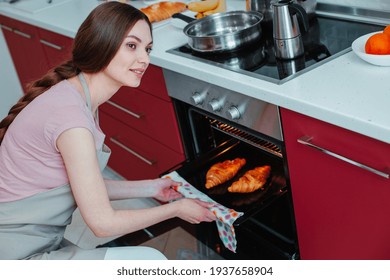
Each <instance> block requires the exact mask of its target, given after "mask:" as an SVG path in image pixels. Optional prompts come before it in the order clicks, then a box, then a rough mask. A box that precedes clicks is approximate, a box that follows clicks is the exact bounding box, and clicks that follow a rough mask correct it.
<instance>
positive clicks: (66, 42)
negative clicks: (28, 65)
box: [38, 28, 73, 68]
mask: <svg viewBox="0 0 390 280" xmlns="http://www.w3.org/2000/svg"><path fill="white" fill-rule="evenodd" d="M38 31H39V37H40V38H39V42H40V43H41V45H42V47H43V49H44V51H45V54H46V59H47V61H48V64H49V67H50V68H53V67H55V66H57V65H59V64H61V63H62V62H64V61H65V60H68V59H70V58H71V52H72V44H73V39H72V38H69V37H65V36H62V35H60V34H58V33H54V32H51V31H48V30H45V29H41V28H39V29H38Z"/></svg>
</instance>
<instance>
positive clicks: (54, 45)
mask: <svg viewBox="0 0 390 280" xmlns="http://www.w3.org/2000/svg"><path fill="white" fill-rule="evenodd" d="M39 42H41V44H44V45H45V46H48V47H51V48H53V49H56V50H59V51H62V49H63V48H62V47H61V46H58V45H56V44H53V43H50V42H48V41H46V40H43V39H40V40H39Z"/></svg>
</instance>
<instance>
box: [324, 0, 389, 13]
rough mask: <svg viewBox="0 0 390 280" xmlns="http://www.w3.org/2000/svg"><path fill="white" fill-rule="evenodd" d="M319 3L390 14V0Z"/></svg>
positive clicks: (351, 0)
mask: <svg viewBox="0 0 390 280" xmlns="http://www.w3.org/2000/svg"><path fill="white" fill-rule="evenodd" d="M317 2H318V3H329V4H336V5H344V6H354V7H359V8H366V9H372V10H380V11H389V12H390V0H317Z"/></svg>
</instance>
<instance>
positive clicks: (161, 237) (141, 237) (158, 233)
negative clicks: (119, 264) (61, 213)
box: [65, 169, 220, 260]
mask: <svg viewBox="0 0 390 280" xmlns="http://www.w3.org/2000/svg"><path fill="white" fill-rule="evenodd" d="M103 175H104V177H105V178H109V179H122V178H121V177H120V176H119V175H117V174H115V173H114V172H113V171H111V170H110V169H106V170H104V172H103ZM156 205H157V202H155V201H154V200H153V199H127V200H120V201H114V202H113V207H114V208H117V209H124V208H133V209H134V208H149V207H153V206H156ZM183 226H184V227H187V230H186V229H184V228H183ZM189 228H191V226H187V225H186V223H185V222H182V221H181V220H179V219H172V220H169V221H167V222H163V223H161V224H158V225H155V226H153V227H150V231H149V230H142V231H138V232H135V233H131V234H129V235H126V236H117V237H112V238H97V237H95V236H94V234H93V233H92V231H91V230H90V229H89V228H88V227H87V225H86V224H85V222H84V220H83V219H82V217H81V215H80V212H79V211H78V210H76V211H75V213H74V215H73V220H72V223H71V224H70V225H69V226H68V228H67V230H66V232H65V238H66V239H68V240H70V241H71V242H73V243H74V244H77V245H78V246H80V247H81V248H86V249H87V248H88V249H92V248H96V247H97V246H110V247H113V246H137V245H144V246H149V247H153V248H155V249H158V250H159V251H161V252H162V253H163V254H165V256H166V257H167V258H168V259H170V260H190V259H220V257H219V256H218V255H217V254H216V253H215V252H213V251H211V250H210V249H208V248H207V247H206V246H205V245H204V244H203V243H202V242H200V241H199V240H197V239H196V238H194V236H193V235H191V234H190V233H189V232H188V230H189ZM148 229H149V228H148Z"/></svg>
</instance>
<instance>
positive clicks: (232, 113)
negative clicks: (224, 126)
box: [226, 106, 241, 120]
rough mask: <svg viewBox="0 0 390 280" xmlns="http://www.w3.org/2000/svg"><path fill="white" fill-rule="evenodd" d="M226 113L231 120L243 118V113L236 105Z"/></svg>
mask: <svg viewBox="0 0 390 280" xmlns="http://www.w3.org/2000/svg"><path fill="white" fill-rule="evenodd" d="M226 115H227V116H228V117H229V118H230V119H231V120H238V119H239V118H241V113H240V110H238V108H237V107H236V106H231V107H230V108H229V109H228V110H227V111H226Z"/></svg>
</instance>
